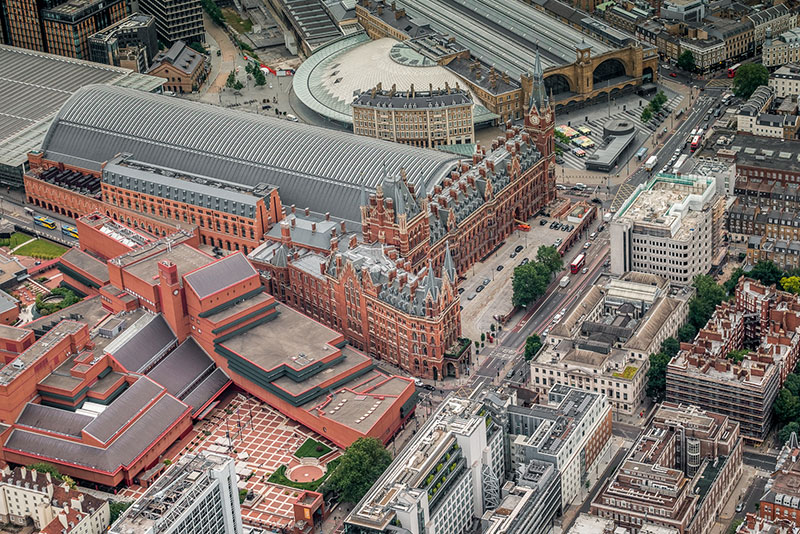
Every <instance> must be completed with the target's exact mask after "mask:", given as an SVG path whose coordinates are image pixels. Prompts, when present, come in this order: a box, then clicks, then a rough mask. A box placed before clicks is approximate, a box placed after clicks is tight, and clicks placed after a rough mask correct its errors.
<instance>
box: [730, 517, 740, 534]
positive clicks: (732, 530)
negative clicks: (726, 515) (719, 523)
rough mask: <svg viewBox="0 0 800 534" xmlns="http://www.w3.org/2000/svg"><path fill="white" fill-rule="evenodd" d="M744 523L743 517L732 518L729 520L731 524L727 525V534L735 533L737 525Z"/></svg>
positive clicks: (737, 528)
mask: <svg viewBox="0 0 800 534" xmlns="http://www.w3.org/2000/svg"><path fill="white" fill-rule="evenodd" d="M742 523H744V519H734V520H733V521H731V525H730V526H729V527H728V532H727V534H736V531H737V530H739V526H740V525H741V524H742Z"/></svg>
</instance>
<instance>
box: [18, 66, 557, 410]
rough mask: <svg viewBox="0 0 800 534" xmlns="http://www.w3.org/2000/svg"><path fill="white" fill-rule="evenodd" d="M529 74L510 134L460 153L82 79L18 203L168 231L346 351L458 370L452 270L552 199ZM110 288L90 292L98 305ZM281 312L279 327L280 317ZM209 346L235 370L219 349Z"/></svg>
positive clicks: (540, 113)
mask: <svg viewBox="0 0 800 534" xmlns="http://www.w3.org/2000/svg"><path fill="white" fill-rule="evenodd" d="M535 78H536V79H537V80H538V83H534V86H533V87H534V94H533V95H531V98H530V101H531V106H530V112H529V114H528V116H527V117H526V120H525V126H524V127H518V126H511V125H510V124H509V125H508V128H507V130H506V132H505V134H504V135H502V136H500V137H498V138H497V139H496V140H495V141H493V142H492V144H491V146H480V145H478V146H477V148H476V150H475V152H474V154H473V156H472V158H471V159H470V160H462V159H459V158H458V157H456V156H454V155H452V154H448V153H445V152H439V151H434V150H427V149H422V148H417V147H411V146H407V145H402V144H396V143H391V142H387V141H381V140H377V139H368V138H364V137H358V136H353V135H352V134H349V133H345V132H337V131H332V130H328V129H323V128H318V127H314V126H310V125H304V124H297V123H291V122H289V121H282V120H279V119H274V118H270V117H263V116H259V115H256V114H249V113H243V112H237V111H233V110H229V109H224V108H218V107H214V106H208V105H203V104H198V103H194V102H189V101H183V100H179V99H175V98H168V97H163V96H160V95H154V94H149V93H144V92H139V91H134V90H127V89H122V88H115V87H105V86H89V87H86V88H83V89H81V90H79V91H77V92H76V93H75V94H74V95H73V96H72V97H71V98H70V99H69V100H68V101H67V102H66V103H65V104H64V106H63V108H62V109H61V111H60V112H59V113H58V115H57V116H56V118H55V119H54V120H53V122H52V125H51V127H50V130H49V132H48V134H47V136H46V138H45V141H44V142H43V145H42V149H41V151H37V152H33V153H30V154H29V158H28V159H29V164H30V171H29V172H28V173H27V174H26V175H25V190H26V194H27V200H28V202H29V203H31V204H33V205H34V206H38V207H40V208H43V209H47V210H54V211H57V212H60V213H61V214H63V215H67V216H70V217H81V216H83V215H87V214H90V213H95V212H96V213H99V214H103V215H105V216H106V217H107V218H108V219H109V220H111V221H116V222H118V223H122V224H124V225H125V226H127V227H129V228H130V229H131V231H140V232H142V233H146V234H149V235H153V236H156V237H161V238H164V237H166V236H169V235H171V234H172V233H174V232H175V230H176V229H179V230H180V232H183V233H186V234H187V235H191V236H192V238H191V239H196V240H197V243H198V244H199V245H207V246H213V247H215V251H222V252H226V253H227V252H234V253H235V252H240V253H242V254H237V255H235V256H236V257H241V258H244V257H245V256H246V257H247V259H249V260H250V264H251V265H252V266H253V267H254V268H255V271H254V272H256V273H257V275H258V276H257V278H258V279H260V283H262V284H263V285H264V286H265V287H266V290H267V292H268V294H270V295H272V297H270V298H274V299H275V301H278V302H281V303H284V304H285V305H286V306H288V307H291V308H293V309H295V310H297V311H299V312H301V313H302V314H304V316H307V317H310V318H311V319H313V320H314V321H316V323H319V324H320V326H321V325H324V326H325V327H326V331H328V330H327V329H328V328H329V329H332V330H333V331H335V332H339V333H341V334H337V335H340V336H341V340H340V341H341V343H342V344H343V343H345V342H346V343H347V344H348V348H347V349H346V350H354V349H355V350H358V351H361V352H363V353H364V354H366V355H368V356H371V357H375V358H379V359H384V360H386V361H389V362H391V363H393V364H395V365H398V366H400V367H401V368H403V369H405V370H407V371H408V372H410V373H412V374H414V375H415V376H420V377H426V378H432V379H443V378H444V377H447V376H456V377H457V376H460V375H461V374H462V373H463V372H464V371H465V370H466V369H467V368H468V366H469V364H470V359H471V356H472V354H471V347H470V341H469V340H467V339H464V338H462V337H461V324H460V314H459V309H460V305H459V297H458V292H457V284H458V280H459V276H460V275H462V274H463V273H465V272H466V271H467V270H468V269H469V267H470V266H472V265H473V264H474V263H475V262H477V261H480V260H481V259H482V258H484V257H485V256H486V255H488V254H490V253H491V251H492V250H493V249H494V248H495V247H496V246H497V245H498V244H500V243H501V242H502V241H503V240H504V239H505V238H506V237H507V236H509V235H510V234H511V233H512V232H513V231H514V224H515V220H522V221H524V220H527V219H528V218H530V217H531V216H532V215H533V214H534V213H536V212H537V211H538V210H539V209H541V208H542V207H543V206H545V205H546V204H547V203H549V202H551V201H552V200H554V199H555V196H556V187H555V175H554V151H553V128H554V120H555V117H554V113H553V107H552V105H551V104H550V103H549V102H548V99H547V97H546V96H545V95H544V93H543V83H542V82H541V75H540V74H539V75H538V76H535ZM81 231H82V230H81ZM114 261H116V260H114ZM112 265H113V262H112ZM160 269H161V268H160ZM159 273H161V274H160V276H166V274H165V273H163V272H161V271H159ZM253 280H254V282H253V283H255V280H256V278H254V279H253ZM111 282H112V284H111V285H112V286H113V288H117V289H119V285H118V284H119V283H121V282H119V281H118V279H116V278H114V279H112V280H111ZM117 289H112V290H111V292H107V291H104V290H101V292H100V293H101V296H102V298H103V299H104V302H105V301H106V300H108V301H113V300H114V298H116V297H115V296H114V295H113V294H112V293H113V292H114V291H117ZM143 289H146V287H145V288H143ZM133 291H134V292H130V291H129V292H127V294H128V295H135V296H136V297H137V298H138V299H140V300H141V299H150V300H152V301H153V302H156V301H155V300H153V299H154V298H155V296H153V295H150V294H149V293H147V292H145V293H140V292H139V291H138V290H137V289H133ZM143 302H148V301H147V300H145V301H143ZM283 309H284V310H285V311H284V313H283V314H281V317H288V316H290V314H291V313H293V312H290V311H289V310H288V308H286V307H283ZM254 312H255V311H253V313H254ZM165 315H166V314H165ZM316 323H315V324H316ZM203 326H204V328H203V330H204V331H207V330H208V326H207V325H203ZM188 327H191V328H190V330H191V331H194V329H195V328H197V329H199V328H200V325H199V324H194V323H191V324H189V325H188ZM214 328H217V327H212V329H214ZM175 334H176V335H177V336H178V337H180V333H179V332H178V331H176V332H175ZM192 335H194V334H192ZM290 337H291V336H283V339H284V340H286V339H289V338H290ZM323 337H324V336H323ZM340 341H336V340H331V342H332V343H333V345H334V346H338V345H339V344H340ZM198 343H200V344H201V346H202V342H200V341H198ZM349 347H352V349H351V348H349ZM212 348H213V349H214V351H217V352H220V351H221V352H223V353H225V355H226V356H225V357H226V358H227V359H228V361H229V362H230V365H235V366H238V365H240V363H239V359H238V357H237V356H236V353H237V352H238V351H237V350H236V349H235V348H233V347H231V346H230V345H229V344H222V345H219V344H218V345H215V346H213V347H212ZM361 352H360V353H361ZM360 353H359V354H360ZM319 357H322V355H319ZM315 361H316V360H315ZM240 371H241V373H242V375H243V376H249V375H248V372H246V371H245V369H241V370H240ZM259 387H262V386H259ZM262 391H263V393H264V394H267V393H268V392H269V391H271V390H270V388H263V390H262Z"/></svg>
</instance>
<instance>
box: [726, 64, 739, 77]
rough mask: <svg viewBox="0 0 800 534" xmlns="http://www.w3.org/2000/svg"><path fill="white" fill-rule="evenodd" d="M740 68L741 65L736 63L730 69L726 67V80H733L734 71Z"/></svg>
mask: <svg viewBox="0 0 800 534" xmlns="http://www.w3.org/2000/svg"><path fill="white" fill-rule="evenodd" d="M741 66H742V64H741V63H737V64H736V65H733V66H732V67H728V78H734V77H735V76H736V71H737V70H738V69H739V67H741Z"/></svg>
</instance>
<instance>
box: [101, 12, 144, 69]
mask: <svg viewBox="0 0 800 534" xmlns="http://www.w3.org/2000/svg"><path fill="white" fill-rule="evenodd" d="M89 54H90V59H91V60H92V61H96V62H98V63H105V64H106V65H116V66H118V67H124V68H128V69H131V70H133V71H135V72H146V71H147V69H149V68H150V64H151V62H152V61H153V58H155V57H156V54H158V36H157V34H156V19H155V18H154V17H153V16H151V15H142V14H140V13H134V14H133V15H131V16H129V17H125V18H124V19H122V20H121V21H119V22H117V23H116V24H112V25H111V26H108V27H106V28H103V29H102V30H100V31H98V32H97V33H95V34H94V35H92V36H91V37H89Z"/></svg>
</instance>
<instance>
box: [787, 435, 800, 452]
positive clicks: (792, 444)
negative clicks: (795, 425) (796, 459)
mask: <svg viewBox="0 0 800 534" xmlns="http://www.w3.org/2000/svg"><path fill="white" fill-rule="evenodd" d="M798 447H800V445H798V443H797V434H796V433H795V432H792V434H791V435H790V436H789V448H790V449H796V448H798Z"/></svg>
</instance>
